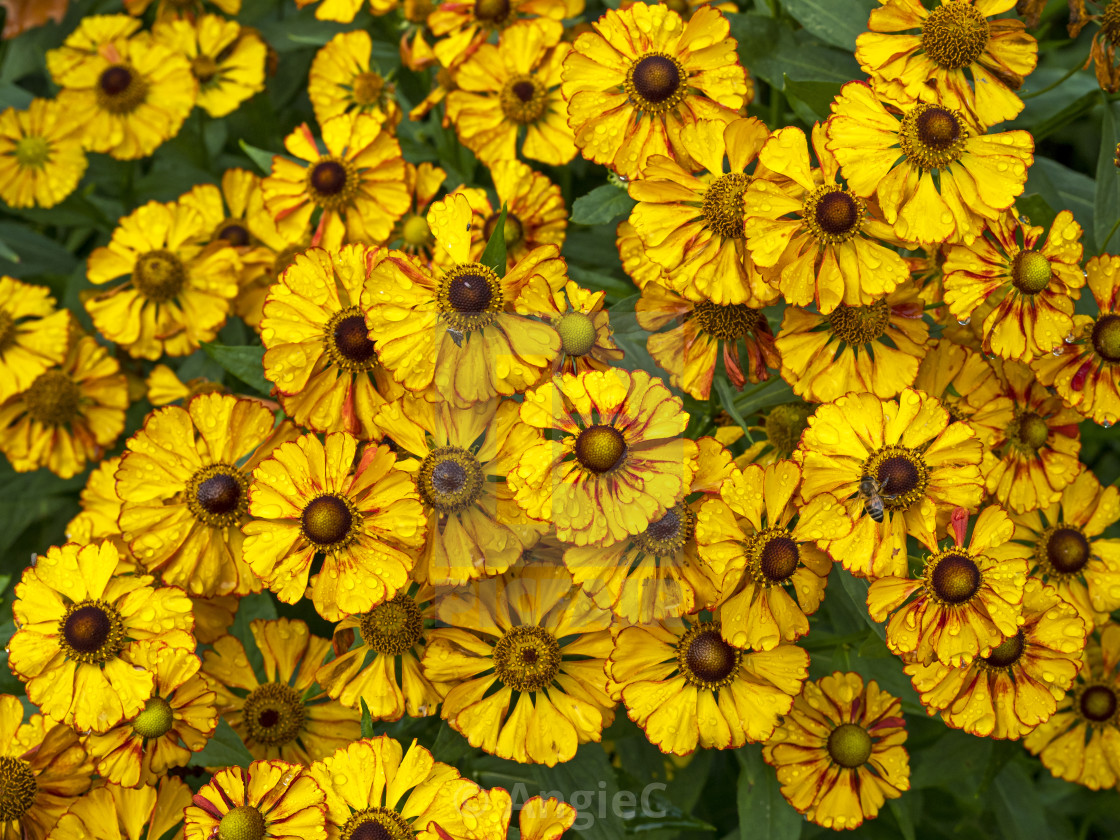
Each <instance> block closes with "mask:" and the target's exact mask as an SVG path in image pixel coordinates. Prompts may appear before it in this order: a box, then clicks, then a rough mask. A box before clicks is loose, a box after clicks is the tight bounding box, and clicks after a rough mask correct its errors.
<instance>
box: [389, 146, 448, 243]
mask: <svg viewBox="0 0 1120 840" xmlns="http://www.w3.org/2000/svg"><path fill="white" fill-rule="evenodd" d="M404 169H405V175H404V180H405V186H407V187H408V194H409V196H410V197H411V198H410V201H411V203H410V205H409V208H408V210H407V211H405V214H404V215H403V216H402V217H401V219H400V221H399V222H397V225H396V227H395V228H393V233H392V234H391V235H390V237H389V242H390V244H392V245H393V246H394V247H395V248H399V249H400V250H401V251H404V252H405V253H406V254H409V255H411V256H414V257H417V258H418V259H419V260H420V261H421V262H424V263H430V262H431V261H432V257H433V256H434V251H433V249H434V247H435V244H436V241H435V238H434V237H433V236H432V229H431V228H430V227H428V220H427V219H426V218H425V216H426V214H427V212H428V205H430V204H431V203H432V200H433V199H434V198H435V197H436V196H437V195H438V194H439V192H440V190H441V189H442V188H443V182H444V181H446V180H447V173H446V172H444V171H443V170H442V169H441V168H440V167H438V166H436V165H434V164H431V163H428V162H427V161H425V162H424V163H421V164H419V165H418V166H413V165H412V164H411V163H409V162H408V161H405V164H404Z"/></svg>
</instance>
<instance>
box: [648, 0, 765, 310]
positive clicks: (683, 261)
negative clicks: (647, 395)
mask: <svg viewBox="0 0 1120 840" xmlns="http://www.w3.org/2000/svg"><path fill="white" fill-rule="evenodd" d="M652 8H654V9H664V8H665V7H664V6H654V7H652ZM669 14H672V13H671V12H670V13H669ZM713 14H714V12H713ZM657 60H661V61H666V60H667V59H664V58H658V59H657ZM678 133H679V135H680V142H681V144H682V146H683V147H685V148H687V149H688V153H687V154H685V155H684V156H683V157H682V156H681V155H680V154H678V153H674V154H676V159H675V160H673V159H671V158H668V157H665V156H664V155H657V156H655V157H649V158H648V160H645V161H644V163H643V165H642V171H641V173H640V178H638V179H637V180H634V181H632V182H631V184H630V197H631V198H634V199H636V200H637V202H638V204H637V205H636V206H635V207H634V209H633V210H632V211H631V213H630V224H631V225H633V227H634V231H635V232H636V233H637V235H638V237H639V238H640V239H641V241H642V245H643V246H644V255H645V257H646V258H647V259H650V260H652V261H654V262H655V263H657V264H658V265H660V266H661V267H662V268H663V269H665V270H666V272H667V274H666V277H665V280H666V283H665V285H668V286H669V287H670V288H672V289H673V291H675V292H677V293H678V294H681V295H684V296H685V297H687V298H690V299H692V300H708V301H710V302H711V303H714V304H735V303H741V304H747V305H750V306H754V307H759V306H761V305H764V304H767V303H770V302H771V301H773V300H774V299H776V298H777V296H778V293H777V291H775V290H774V288H773V287H772V286H770V284H769V283H768V282H767V280H766V278H764V277H763V275H762V274H761V273H759V270H758V268H757V267H756V266H755V264H754V262H753V261H752V260H751V257H750V254H749V253H748V251H747V241H746V238H745V233H744V229H743V193H744V192H745V191H746V189H747V185H748V184H750V182H751V175H750V174H748V173H747V170H748V169H753V164H754V162H755V159H756V158H757V157H758V152H759V149H761V148H762V145H763V144H764V143H765V142H766V139H767V138H768V137H769V136H770V132H769V130H768V129H767V128H766V126H765V125H764V124H763V123H762V122H761V121H760V120H758V119H756V118H754V117H747V118H745V119H735V120H732V121H731V122H726V123H725V122H720V121H714V120H707V121H703V122H699V123H687V124H685V125H683V126H681V127H680V128H679V129H678ZM690 156H691V157H690ZM694 162H695V164H696V165H693V163H694ZM697 166H699V167H702V168H703V169H705V170H706V172H705V173H704V174H701V175H693V174H691V170H692V169H695V168H697ZM724 170H727V171H726V172H725V171H724Z"/></svg>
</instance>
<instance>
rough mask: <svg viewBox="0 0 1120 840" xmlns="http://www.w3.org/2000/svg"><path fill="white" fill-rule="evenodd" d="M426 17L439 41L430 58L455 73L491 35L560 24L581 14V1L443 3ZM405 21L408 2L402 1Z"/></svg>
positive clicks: (454, 0)
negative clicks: (545, 22) (548, 23)
mask: <svg viewBox="0 0 1120 840" xmlns="http://www.w3.org/2000/svg"><path fill="white" fill-rule="evenodd" d="M430 2H431V5H432V6H434V8H433V9H432V11H431V12H430V14H428V20H427V22H428V29H429V30H431V33H432V34H433V35H435V36H436V37H437V38H439V39H440V40H438V41H436V43H435V44H434V45H433V46H432V47H431V50H432V53H433V55H434V58H435V59H436V60H438V61H439V63H440V64H442V65H443V66H444V67H446V68H448V69H449V70H451V71H453V72H458V69H459V65H460V64H461V63H462V62H463V61H465V60H466V59H468V58H470V57H471V56H472V55H474V53H475V51H476V50H478V49H479V48H480V47H481V46H482V45H483V44H485V43H486V42H487V41H488V40H490V36H491V35H492V34H493V33H498V35H499V38H502V37H505V34H506V33H507V32H509V30H510V29H511V28H514V27H515V26H536V25H537V24H538V23H539V22H540V21H541V19H547V20H554V21H562V20H568V19H571V18H575V17H579V16H580V15H581V14H583V8H584V0H463V2H460V0H444V2H441V3H438V4H437V3H435V2H434V0H430ZM405 5H406V17H407V18H408V19H409V20H415V19H416V18H417V15H416V14H415V13H414V14H412V15H408V9H407V5H408V0H405Z"/></svg>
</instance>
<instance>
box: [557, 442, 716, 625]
mask: <svg viewBox="0 0 1120 840" xmlns="http://www.w3.org/2000/svg"><path fill="white" fill-rule="evenodd" d="M696 443H697V448H698V452H699V454H698V457H697V460H696V464H697V466H696V473H695V475H693V477H692V482H691V484H690V485H689V486H688V487H687V488H685V491H684V493H683V494H682V495H681V496H680V497H679V498H678V500H677V501H676V502H675V503H674V504H673V505H672V506H671V507H670V508H669V509H668V510H667V511H666V512H665V515H664V516H662V517H661V518H660V519H657V520H654V521H653V522H651V523H650V524H649V526H648V527H647V528H646V529H645V530H644V531H642V532H640V533H638V534H632V535H630V536H628V537H626V538H624V539H622V540H619V541H618V542H616V543H613V544H611V545H609V546H606V547H601V546H599V545H595V544H592V545H586V546H571V547H569V548H568V549H567V550H566V551H565V552H564V565H566V566H567V567H568V571H569V572H571V573H572V578H573V579H574V580H575V582H576V584H577V585H578V586H581V587H582V588H583V591H584V592H586V593H587V594H588V595H589V596H591V598H592V599H593V600H594V601H595V604H596V605H597V606H599V607H602V608H603V609H610V610H613V611H614V613H615V615H617V616H619V617H620V618H623V619H625V620H626V621H628V622H632V623H634V624H649V623H650V622H653V621H660V620H662V619H665V618H676V617H678V616H681V615H688V614H690V613H694V612H697V611H698V610H700V609H704V608H707V607H709V606H710V605H711V604H713V603H715V601H716V599H717V596H718V593H719V583H720V580H721V578H722V576H723V575H722V571H723V567H721V566H717V565H716V564H714V563H709V562H708V561H707V560H706V559H704V558H703V556H702V555H698V550H699V551H702V548H700V547H699V545H698V543H699V539H698V537H697V530H698V527H701V526H698V524H697V520H698V517H699V515H700V511H701V507H700V506H701V504H702V503H704V500H705V499H708V498H711V496H712V495H713V494H715V493H717V492H718V491H719V488H720V485H721V484H722V483H723V481H724V479H725V478H727V476H728V475H730V474H731V457H730V455H729V454H728V452H727V450H726V449H724V448H723V447H722V446H721V445H720V444H719V443H718V442H717V441H716V440H714V439H713V438H710V437H702V438H700V439H699V440H697V442H696Z"/></svg>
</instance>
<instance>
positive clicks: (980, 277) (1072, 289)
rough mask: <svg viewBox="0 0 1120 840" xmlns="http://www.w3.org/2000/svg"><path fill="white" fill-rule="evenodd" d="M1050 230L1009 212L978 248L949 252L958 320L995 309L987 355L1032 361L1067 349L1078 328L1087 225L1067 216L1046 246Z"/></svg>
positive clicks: (947, 282) (948, 275) (948, 274)
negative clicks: (983, 307)
mask: <svg viewBox="0 0 1120 840" xmlns="http://www.w3.org/2000/svg"><path fill="white" fill-rule="evenodd" d="M1043 232H1044V228H1041V227H1038V226H1037V225H1031V224H1029V223H1024V222H1022V221H1020V220H1019V218H1018V216H1016V214H1015V213H1013V212H1008V213H1003V214H1002V215H1000V217H999V218H998V219H997V220H996V221H994V222H989V223H988V225H987V230H986V231H985V233H984V235H983V236H981V237H979V238H978V239H976V240H975V241H974V242H972V243H971V244H969V245H948V246H946V248H945V264H944V267H943V271H944V272H945V279H944V288H945V292H944V300H945V303H946V304H947V305H948V307H949V311H950V312H952V314H953V317H955V318H957V319H958V320H961V321H965V320H968V319H970V318H971V316H972V314H973V313H974V312H975V311H976V310H977V307H979V306H980V304H981V303H984V302H987V303H988V304H990V307H991V312H990V314H988V315H987V317H985V318H984V321H983V323H984V326H983V335H984V350H985V352H987V353H995V354H996V355H997V356H1002V357H1004V358H1005V359H1017V360H1020V361H1030V360H1031V359H1033V358H1035V357H1036V356H1041V355H1044V354H1046V353H1049V352H1050V351H1051V350H1053V349H1054V348H1055V347H1061V345H1062V339H1063V338H1065V337H1066V335H1068V334H1069V332H1070V330H1071V329H1072V328H1073V301H1074V300H1076V299H1077V298H1079V297H1081V287H1082V286H1084V285H1085V275H1084V274H1083V273H1082V271H1081V251H1082V248H1081V225H1079V224H1077V222H1075V221H1074V220H1073V214H1072V213H1070V212H1069V211H1068V210H1063V211H1062V212H1061V213H1059V214H1058V216H1057V218H1055V219H1054V222H1053V224H1052V225H1051V226H1050V233H1049V234H1048V235H1047V237H1046V242H1045V243H1042V244H1041V245H1039V240H1040V239H1041V238H1042V234H1043ZM1036 246H1038V247H1036Z"/></svg>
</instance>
